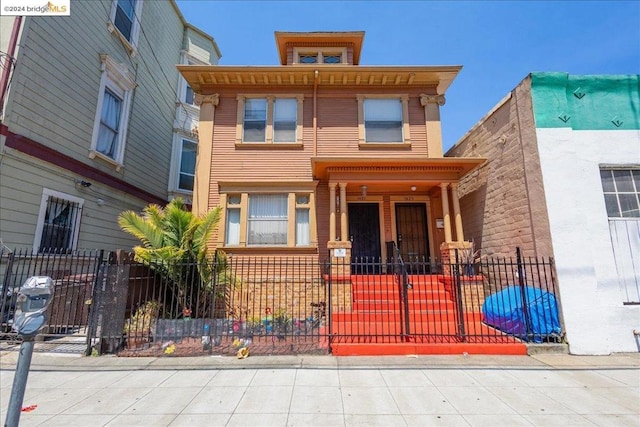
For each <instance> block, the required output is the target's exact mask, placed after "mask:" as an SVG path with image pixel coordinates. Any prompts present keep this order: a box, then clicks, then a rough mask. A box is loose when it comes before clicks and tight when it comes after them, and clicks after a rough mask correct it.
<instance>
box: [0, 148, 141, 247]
mask: <svg viewBox="0 0 640 427" xmlns="http://www.w3.org/2000/svg"><path fill="white" fill-rule="evenodd" d="M2 166H3V169H5V168H6V169H9V170H11V171H13V173H12V174H9V175H3V176H2V180H0V194H2V209H0V236H1V237H2V240H3V243H4V244H5V245H7V246H9V247H10V248H15V247H19V248H24V247H31V246H32V245H33V240H34V234H35V231H36V223H37V221H38V212H39V209H40V203H41V200H42V189H43V187H46V188H49V189H54V190H56V191H59V192H62V193H65V194H68V195H70V196H74V197H79V198H82V199H84V200H85V203H84V207H83V212H82V219H81V223H80V236H79V240H78V248H84V249H94V248H97V249H106V250H115V249H122V248H131V247H133V246H134V245H135V244H136V243H137V242H136V240H135V239H133V238H131V237H130V236H129V235H127V234H125V233H124V232H122V231H120V229H119V227H118V225H117V223H116V219H117V217H118V214H119V213H120V212H122V211H123V210H126V209H135V210H139V209H140V208H141V207H142V206H144V203H142V202H141V201H139V200H137V199H135V198H132V197H127V196H123V195H118V194H114V193H113V192H112V191H111V190H110V188H108V187H104V186H100V185H98V184H94V185H92V186H91V187H90V188H84V187H81V186H76V185H75V184H74V181H73V180H74V178H75V176H74V174H73V172H70V171H67V170H64V169H61V168H56V167H51V168H49V167H47V168H45V167H43V166H42V164H38V163H36V162H34V161H33V160H32V159H31V158H29V157H28V156H25V155H23V154H21V153H18V152H16V151H14V150H9V151H8V153H7V154H6V155H5V156H4V157H3V165H2ZM43 183H44V185H43ZM98 198H101V199H103V200H104V201H105V203H104V205H103V206H99V205H98V204H97V203H96V200H97V199H98Z"/></svg>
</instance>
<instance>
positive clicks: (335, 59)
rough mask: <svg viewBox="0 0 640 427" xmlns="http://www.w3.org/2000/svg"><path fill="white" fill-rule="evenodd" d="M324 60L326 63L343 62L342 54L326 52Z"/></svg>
mask: <svg viewBox="0 0 640 427" xmlns="http://www.w3.org/2000/svg"><path fill="white" fill-rule="evenodd" d="M322 62H324V63H325V64H340V63H341V62H342V55H340V54H336V55H329V54H325V55H323V56H322Z"/></svg>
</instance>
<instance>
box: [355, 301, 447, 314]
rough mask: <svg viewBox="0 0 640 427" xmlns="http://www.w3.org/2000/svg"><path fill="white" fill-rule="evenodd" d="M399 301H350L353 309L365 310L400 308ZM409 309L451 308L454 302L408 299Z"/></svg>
mask: <svg viewBox="0 0 640 427" xmlns="http://www.w3.org/2000/svg"><path fill="white" fill-rule="evenodd" d="M401 307H402V306H401V304H400V301H389V300H386V301H354V302H353V303H352V309H353V310H354V311H355V310H367V311H376V310H377V311H381V310H386V311H390V310H391V311H392V310H400V309H401ZM408 307H409V311H415V310H453V309H455V304H454V303H453V301H449V300H446V301H442V300H438V301H409V304H408Z"/></svg>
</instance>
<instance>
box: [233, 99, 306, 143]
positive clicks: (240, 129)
mask: <svg viewBox="0 0 640 427" xmlns="http://www.w3.org/2000/svg"><path fill="white" fill-rule="evenodd" d="M246 99H266V100H267V118H266V129H265V141H264V142H245V141H244V105H245V100H246ZM277 99H295V100H296V102H297V110H296V133H295V134H296V138H295V141H292V142H274V140H273V135H274V130H273V123H274V121H273V118H274V115H273V113H274V106H275V101H276V100H277ZM236 100H237V102H238V106H237V112H236V116H237V118H236V143H235V145H236V148H246V147H253V148H260V147H262V148H265V147H268V148H296V147H302V146H303V120H304V116H303V106H304V95H301V94H281V95H278V96H274V95H264V94H262V95H254V94H245V95H238V96H237V97H236Z"/></svg>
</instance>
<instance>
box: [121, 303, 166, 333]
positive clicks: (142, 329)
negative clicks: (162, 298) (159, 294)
mask: <svg viewBox="0 0 640 427" xmlns="http://www.w3.org/2000/svg"><path fill="white" fill-rule="evenodd" d="M159 314H160V304H159V303H158V301H147V302H146V303H144V304H143V305H141V306H140V307H138V308H137V309H136V311H135V313H134V314H133V316H131V317H130V318H129V319H127V321H126V322H125V324H124V333H125V334H127V335H128V336H131V335H141V336H149V335H150V334H151V330H152V328H153V325H154V323H155V321H156V319H157V318H158V315H159Z"/></svg>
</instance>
